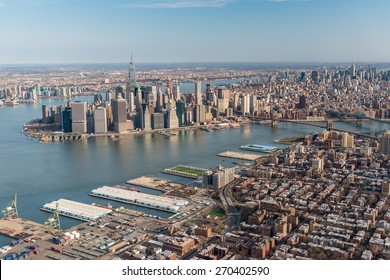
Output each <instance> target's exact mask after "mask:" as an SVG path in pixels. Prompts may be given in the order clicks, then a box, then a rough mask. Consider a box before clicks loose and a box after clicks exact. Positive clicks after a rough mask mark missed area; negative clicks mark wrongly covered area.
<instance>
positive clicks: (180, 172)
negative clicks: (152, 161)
mask: <svg viewBox="0 0 390 280" xmlns="http://www.w3.org/2000/svg"><path fill="white" fill-rule="evenodd" d="M206 171H208V170H207V169H204V168H199V167H193V166H187V165H181V164H179V165H176V166H173V167H170V168H166V169H164V170H163V171H161V173H165V174H170V175H175V176H180V177H185V178H190V179H198V178H200V177H202V175H203V173H204V172H206Z"/></svg>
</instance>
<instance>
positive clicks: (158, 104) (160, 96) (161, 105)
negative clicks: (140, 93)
mask: <svg viewBox="0 0 390 280" xmlns="http://www.w3.org/2000/svg"><path fill="white" fill-rule="evenodd" d="M163 108H164V99H163V93H162V91H161V89H160V88H158V91H157V102H156V111H157V112H161V110H162V109H163Z"/></svg>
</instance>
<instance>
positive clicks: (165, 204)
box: [90, 186, 188, 213]
mask: <svg viewBox="0 0 390 280" xmlns="http://www.w3.org/2000/svg"><path fill="white" fill-rule="evenodd" d="M90 195H91V196H96V197H100V198H105V199H110V200H115V201H120V202H124V203H128V204H134V205H138V206H142V207H148V208H153V209H157V210H162V211H167V212H173V213H176V211H178V210H179V209H180V208H183V207H185V206H187V205H188V201H187V200H179V199H173V198H168V197H162V196H156V195H150V194H145V193H139V192H132V191H128V190H124V189H116V188H112V187H108V186H104V187H101V188H98V189H94V190H92V191H91V193H90Z"/></svg>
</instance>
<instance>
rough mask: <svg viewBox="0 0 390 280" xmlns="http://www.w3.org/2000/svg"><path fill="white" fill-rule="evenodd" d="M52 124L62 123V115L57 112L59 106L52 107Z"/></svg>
mask: <svg viewBox="0 0 390 280" xmlns="http://www.w3.org/2000/svg"><path fill="white" fill-rule="evenodd" d="M50 122H51V123H60V115H59V113H58V111H57V106H52V107H51V108H50Z"/></svg>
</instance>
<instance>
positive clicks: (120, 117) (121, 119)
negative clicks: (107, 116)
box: [112, 97, 127, 133]
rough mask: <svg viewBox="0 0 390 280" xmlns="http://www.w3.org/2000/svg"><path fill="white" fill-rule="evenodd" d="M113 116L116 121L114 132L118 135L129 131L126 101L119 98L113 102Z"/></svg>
mask: <svg viewBox="0 0 390 280" xmlns="http://www.w3.org/2000/svg"><path fill="white" fill-rule="evenodd" d="M112 114H113V119H114V131H115V132H117V133H120V132H125V131H126V130H127V124H126V122H127V115H126V100H125V99H122V98H120V97H119V98H117V99H113V100H112Z"/></svg>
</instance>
